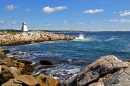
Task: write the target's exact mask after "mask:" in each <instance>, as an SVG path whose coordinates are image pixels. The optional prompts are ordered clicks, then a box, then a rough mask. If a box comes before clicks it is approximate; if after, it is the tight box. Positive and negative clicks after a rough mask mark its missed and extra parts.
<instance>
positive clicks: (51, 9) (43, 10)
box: [42, 6, 67, 13]
mask: <svg viewBox="0 0 130 86" xmlns="http://www.w3.org/2000/svg"><path fill="white" fill-rule="evenodd" d="M64 9H67V7H66V6H59V7H54V8H51V7H44V8H43V9H42V12H43V13H53V12H56V11H60V10H64Z"/></svg>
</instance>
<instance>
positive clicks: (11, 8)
mask: <svg viewBox="0 0 130 86" xmlns="http://www.w3.org/2000/svg"><path fill="white" fill-rule="evenodd" d="M17 7H18V6H14V5H8V6H6V9H7V10H10V11H11V10H13V9H15V8H17Z"/></svg>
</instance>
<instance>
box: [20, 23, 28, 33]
mask: <svg viewBox="0 0 130 86" xmlns="http://www.w3.org/2000/svg"><path fill="white" fill-rule="evenodd" d="M21 31H28V28H27V25H26V23H25V22H23V23H22V28H21Z"/></svg>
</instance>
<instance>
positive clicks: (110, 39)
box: [105, 38, 115, 41]
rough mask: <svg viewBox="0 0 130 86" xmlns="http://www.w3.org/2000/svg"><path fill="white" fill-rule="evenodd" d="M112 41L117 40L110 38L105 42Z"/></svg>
mask: <svg viewBox="0 0 130 86" xmlns="http://www.w3.org/2000/svg"><path fill="white" fill-rule="evenodd" d="M112 40H115V38H109V39H106V40H105V41H112Z"/></svg>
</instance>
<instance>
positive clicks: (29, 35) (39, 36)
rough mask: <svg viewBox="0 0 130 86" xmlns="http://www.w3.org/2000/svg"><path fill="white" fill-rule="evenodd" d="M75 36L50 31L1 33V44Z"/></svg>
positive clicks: (70, 38) (71, 37)
mask: <svg viewBox="0 0 130 86" xmlns="http://www.w3.org/2000/svg"><path fill="white" fill-rule="evenodd" d="M74 38H75V37H74V36H65V35H64V34H53V33H50V32H43V31H36V32H21V33H17V34H15V35H12V34H6V35H5V34H4V35H0V46H7V45H18V44H28V43H31V42H42V41H55V40H73V39H74Z"/></svg>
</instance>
